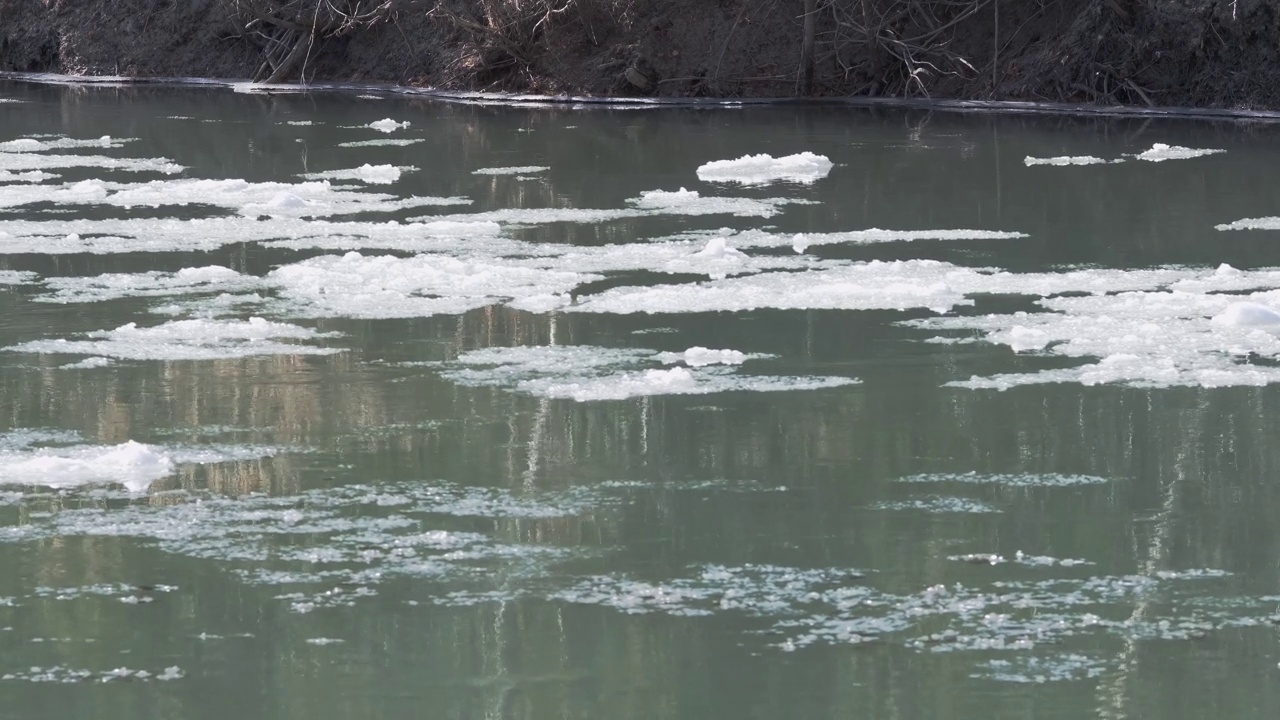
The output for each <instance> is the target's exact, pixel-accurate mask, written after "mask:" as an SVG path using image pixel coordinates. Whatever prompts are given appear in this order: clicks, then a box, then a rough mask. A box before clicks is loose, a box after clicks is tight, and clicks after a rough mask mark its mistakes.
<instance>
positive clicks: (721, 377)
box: [440, 346, 859, 402]
mask: <svg viewBox="0 0 1280 720" xmlns="http://www.w3.org/2000/svg"><path fill="white" fill-rule="evenodd" d="M760 357H766V356H759V355H746V354H739V353H737V351H732V350H709V349H707V348H690V349H689V350H687V351H685V352H684V353H659V352H656V351H653V350H639V349H625V350H624V349H610V348H599V347H591V346H548V347H512V348H487V349H484V350H473V351H471V352H467V353H463V354H462V355H460V356H459V357H458V358H457V360H455V361H453V362H450V363H445V364H444V366H443V368H442V369H441V371H440V374H441V376H442V377H444V378H445V379H447V380H450V381H451V382H454V383H457V384H459V385H468V386H496V387H509V388H511V389H513V390H515V391H517V392H523V393H528V394H531V395H537V396H540V397H548V398H568V399H571V400H574V401H577V402H589V401H594V400H625V399H627V398H632V397H643V396H650V395H705V394H710V393H720V392H738V391H741V392H769V391H783V390H814V389H819V388H833V387H840V386H844V385H853V384H857V383H858V382H859V381H858V380H857V379H855V378H847V377H836V376H827V377H779V376H750V375H739V374H737V368H736V366H737V365H738V364H740V363H741V362H742V361H745V360H747V359H751V358H760ZM673 363H684V365H685V366H679V365H677V366H675V367H653V366H655V365H661V364H673ZM646 366H648V367H646Z"/></svg>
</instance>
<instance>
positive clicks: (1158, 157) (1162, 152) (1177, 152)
mask: <svg viewBox="0 0 1280 720" xmlns="http://www.w3.org/2000/svg"><path fill="white" fill-rule="evenodd" d="M1224 152H1226V150H1219V149H1211V148H1189V147H1181V146H1179V145H1166V144H1164V143H1156V144H1154V145H1152V146H1151V149H1150V150H1144V151H1142V152H1140V153H1138V154H1136V155H1134V157H1136V158H1137V159H1139V160H1147V161H1149V162H1164V161H1165V160H1189V159H1191V158H1198V157H1204V156H1205V155H1216V154H1218V153H1224Z"/></svg>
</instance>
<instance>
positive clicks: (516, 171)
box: [471, 165, 551, 175]
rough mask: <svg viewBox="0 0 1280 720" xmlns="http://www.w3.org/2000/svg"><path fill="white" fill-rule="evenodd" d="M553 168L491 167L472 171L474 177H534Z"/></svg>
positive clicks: (543, 166)
mask: <svg viewBox="0 0 1280 720" xmlns="http://www.w3.org/2000/svg"><path fill="white" fill-rule="evenodd" d="M550 169H551V168H549V167H547V166H545V165H520V166H516V167H491V168H480V169H479V170H472V171H471V174H472V175H532V174H533V173H540V172H546V171H547V170H550Z"/></svg>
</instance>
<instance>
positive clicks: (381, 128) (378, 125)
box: [365, 118, 409, 133]
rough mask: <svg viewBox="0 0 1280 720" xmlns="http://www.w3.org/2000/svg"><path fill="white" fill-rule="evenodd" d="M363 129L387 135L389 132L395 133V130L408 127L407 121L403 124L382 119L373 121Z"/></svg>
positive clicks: (389, 119)
mask: <svg viewBox="0 0 1280 720" xmlns="http://www.w3.org/2000/svg"><path fill="white" fill-rule="evenodd" d="M365 127H367V128H370V129H373V130H377V131H378V132H384V133H389V132H395V131H396V130H399V129H401V128H407V127H409V121H408V120H406V121H404V122H396V121H395V120H392V119H391V118H383V119H382V120H375V121H374V122H371V123H369V124H368V125H365Z"/></svg>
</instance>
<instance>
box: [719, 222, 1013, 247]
mask: <svg viewBox="0 0 1280 720" xmlns="http://www.w3.org/2000/svg"><path fill="white" fill-rule="evenodd" d="M1025 237H1029V236H1028V235H1027V234H1026V233H1021V232H1005V231H1001V230H881V229H879V228H870V229H868V230H853V231H846V232H832V233H796V234H795V235H792V236H791V237H790V240H789V241H787V240H786V239H785V238H784V237H783V236H781V235H776V234H773V233H768V232H764V231H762V230H749V231H746V232H742V233H739V234H738V235H736V236H734V240H735V241H736V242H738V243H740V244H741V246H742V247H784V246H786V245H790V246H791V249H793V250H795V251H796V252H798V253H803V252H805V251H806V250H808V249H809V248H811V247H813V246H815V245H871V244H874V243H887V242H914V241H917V240H1010V239H1017V238H1025Z"/></svg>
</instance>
